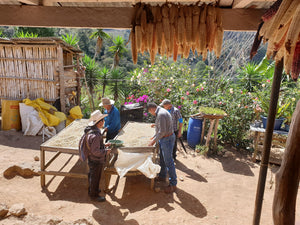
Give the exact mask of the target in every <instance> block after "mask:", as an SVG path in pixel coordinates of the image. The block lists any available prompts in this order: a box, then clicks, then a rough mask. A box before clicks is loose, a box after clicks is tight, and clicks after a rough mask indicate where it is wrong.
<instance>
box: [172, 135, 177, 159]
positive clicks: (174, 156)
mask: <svg viewBox="0 0 300 225" xmlns="http://www.w3.org/2000/svg"><path fill="white" fill-rule="evenodd" d="M174 134H175V142H174V147H173V159H176V156H177V154H176V152H177V135H178V130H177V131H174Z"/></svg>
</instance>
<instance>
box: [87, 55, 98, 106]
mask: <svg viewBox="0 0 300 225" xmlns="http://www.w3.org/2000/svg"><path fill="white" fill-rule="evenodd" d="M83 65H84V66H85V67H86V69H85V83H86V88H87V92H88V95H89V98H90V102H91V103H92V105H91V108H92V111H94V109H95V104H94V89H95V87H96V85H97V84H98V78H99V68H98V66H97V64H96V62H95V60H94V59H91V58H90V57H89V56H87V55H85V56H84V57H83Z"/></svg>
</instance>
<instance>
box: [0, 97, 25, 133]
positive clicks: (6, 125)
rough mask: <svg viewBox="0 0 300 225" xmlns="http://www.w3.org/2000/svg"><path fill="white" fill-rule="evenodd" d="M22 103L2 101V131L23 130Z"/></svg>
mask: <svg viewBox="0 0 300 225" xmlns="http://www.w3.org/2000/svg"><path fill="white" fill-rule="evenodd" d="M19 103H20V101H14V100H2V102H1V108H2V122H1V130H11V129H15V130H20V129H21V118H20V111H19Z"/></svg>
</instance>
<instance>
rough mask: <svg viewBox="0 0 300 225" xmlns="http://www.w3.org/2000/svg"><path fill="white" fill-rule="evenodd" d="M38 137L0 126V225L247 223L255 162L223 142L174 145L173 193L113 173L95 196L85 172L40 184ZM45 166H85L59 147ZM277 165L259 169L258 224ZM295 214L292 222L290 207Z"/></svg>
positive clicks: (267, 222) (267, 209) (264, 218)
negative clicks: (210, 146)
mask: <svg viewBox="0 0 300 225" xmlns="http://www.w3.org/2000/svg"><path fill="white" fill-rule="evenodd" d="M41 143H42V138H41V137H40V136H36V137H28V136H23V134H22V133H21V132H14V131H0V224H5V225H10V224H11V225H15V224H20V225H21V224H60V225H64V224H114V225H115V224H120V225H121V224H122V225H123V224H128V225H137V224H189V225H190V224H191V225H193V224H205V225H244V224H252V219H253V218H252V217H253V212H254V202H255V195H256V187H257V181H258V174H259V164H258V163H253V162H252V161H251V160H250V157H249V156H248V155H247V154H244V153H241V152H238V151H236V150H235V149H232V148H230V147H227V148H225V150H224V152H223V153H222V154H220V155H218V156H214V157H209V158H207V157H204V156H201V155H198V154H195V153H194V151H192V150H191V149H188V154H187V155H185V154H183V153H182V152H183V151H181V152H180V153H179V156H178V160H177V162H176V170H177V175H178V189H177V192H176V193H174V194H171V195H167V194H165V193H164V192H163V191H158V189H156V190H157V191H158V192H155V191H151V190H150V180H149V179H147V178H146V177H144V176H136V177H127V178H123V179H120V180H119V181H118V179H116V177H115V176H114V177H113V179H112V180H111V187H114V188H113V189H112V192H111V193H108V194H106V199H107V201H106V202H104V203H95V202H92V201H90V199H89V198H88V195H87V181H86V180H85V179H78V178H67V177H51V176H46V184H47V186H46V188H45V189H42V188H41V186H40V177H39V176H38V171H39V165H40V161H39V156H40V151H39V146H40V144H41ZM47 156H48V157H49V156H50V154H48V155H47ZM49 169H53V170H61V171H66V172H67V171H72V172H78V171H81V172H84V171H85V170H86V167H85V165H84V164H83V163H82V162H80V161H79V160H78V156H73V157H72V156H71V155H66V154H62V155H60V156H59V157H58V158H57V159H56V160H55V161H54V162H53V163H52V165H51V166H50V168H49ZM277 169H278V167H277V166H270V167H269V169H268V173H267V182H266V188H265V194H264V202H263V208H262V214H261V224H264V225H271V224H273V222H272V201H273V195H274V172H276V170H277ZM157 186H162V184H158V185H157ZM101 187H103V184H101ZM102 194H103V195H104V193H102ZM299 198H300V197H299V196H298V201H297V206H298V208H299ZM296 219H297V221H300V213H299V212H298V211H297V212H296Z"/></svg>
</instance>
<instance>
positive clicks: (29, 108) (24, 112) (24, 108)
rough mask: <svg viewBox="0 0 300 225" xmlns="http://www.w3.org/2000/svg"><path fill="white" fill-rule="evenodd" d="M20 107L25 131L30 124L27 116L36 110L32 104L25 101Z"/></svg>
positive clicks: (23, 130)
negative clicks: (29, 104)
mask: <svg viewBox="0 0 300 225" xmlns="http://www.w3.org/2000/svg"><path fill="white" fill-rule="evenodd" d="M19 108H20V117H21V123H22V132H23V133H24V132H25V130H26V129H27V126H28V124H27V123H28V122H27V118H28V116H30V115H31V113H32V112H34V111H35V109H34V108H33V107H32V106H28V105H26V104H25V103H19Z"/></svg>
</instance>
